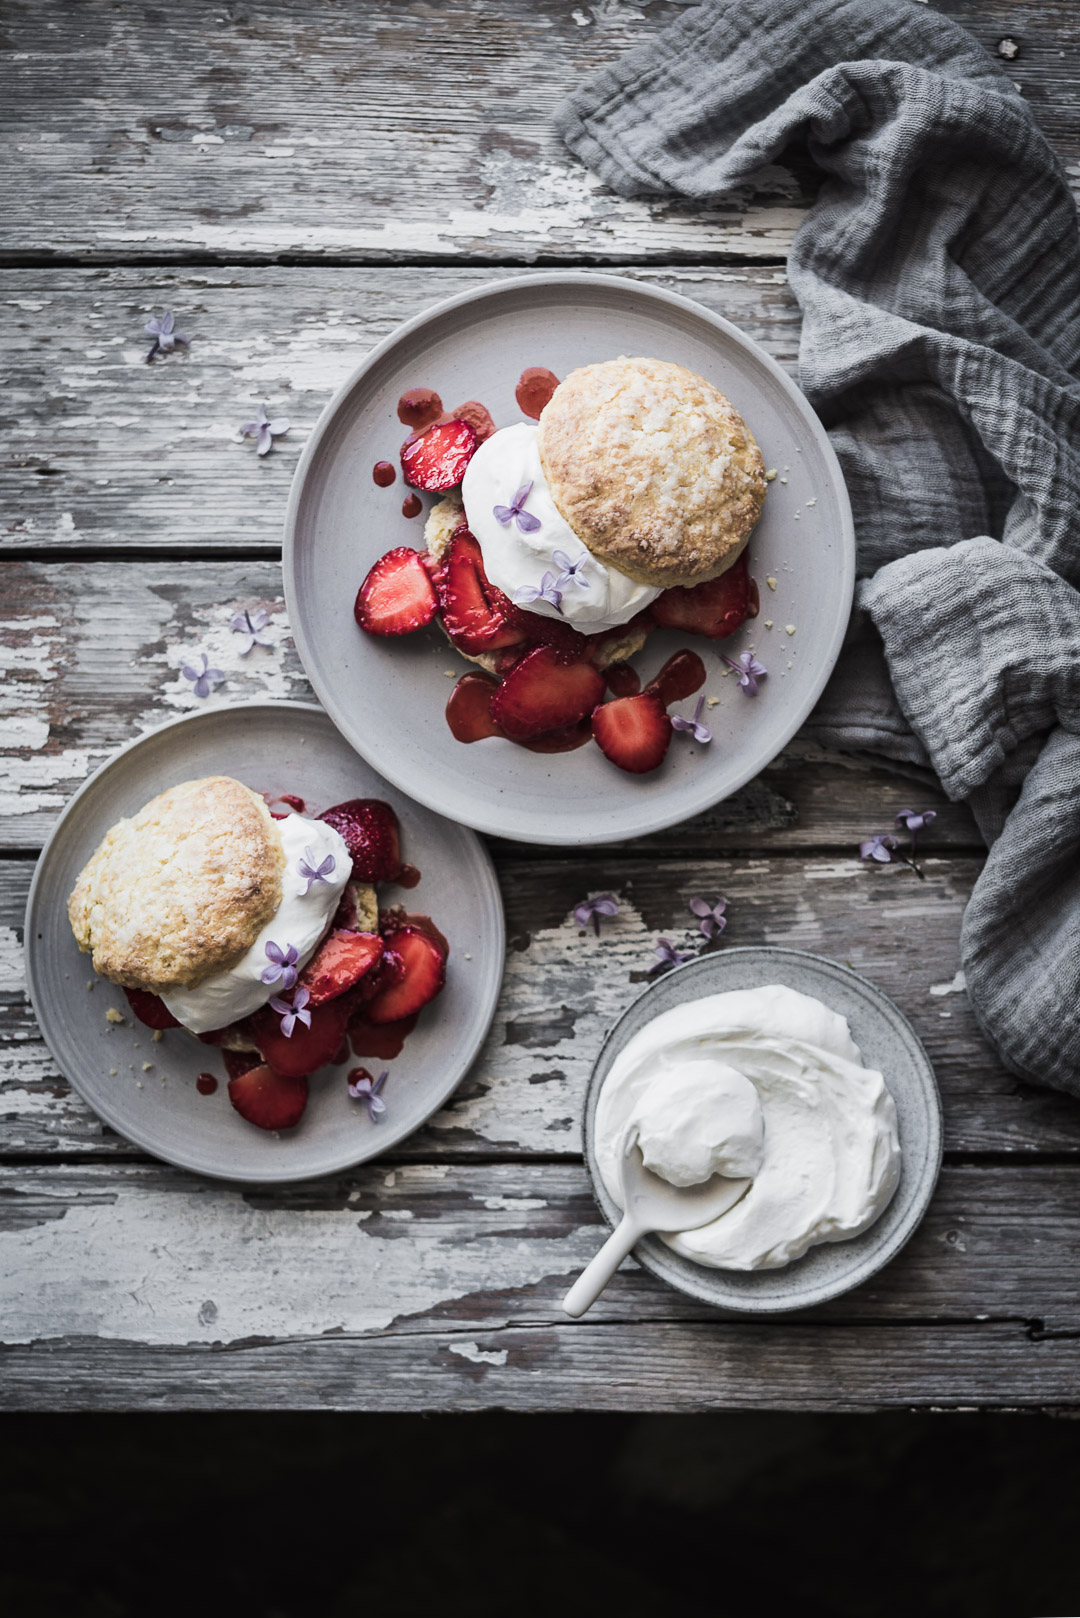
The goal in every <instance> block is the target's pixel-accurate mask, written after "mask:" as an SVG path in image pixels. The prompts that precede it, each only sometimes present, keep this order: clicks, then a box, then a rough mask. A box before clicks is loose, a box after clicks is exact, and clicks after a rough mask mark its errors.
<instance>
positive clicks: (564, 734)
mask: <svg viewBox="0 0 1080 1618" xmlns="http://www.w3.org/2000/svg"><path fill="white" fill-rule="evenodd" d="M511 740H515V738H513V737H511ZM591 741H592V720H591V719H580V720H579V721H578V723H577V724H576V725H567V726H566V728H565V729H564V730H549V731H548V732H547V733H546V734H545V735H543V736H529V737H528V738H527V739H526V740H524V741H519V742H518V743H517V745H518V746H519V747H527V748H528V750H529V752H530V753H572V752H573V751H574V749H575V748H576V747H584V746H585V743H586V742H591Z"/></svg>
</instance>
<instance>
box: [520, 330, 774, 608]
mask: <svg viewBox="0 0 1080 1618" xmlns="http://www.w3.org/2000/svg"><path fill="white" fill-rule="evenodd" d="M538 443H539V450H540V460H541V464H542V465H543V468H544V474H545V476H546V478H547V481H548V486H549V488H550V490H551V495H552V498H553V499H554V501H555V504H556V506H557V507H558V509H559V511H560V513H561V514H562V516H563V517H564V518H565V519H566V521H567V522H568V523H569V524H570V527H571V528H572V529H573V530H574V532H575V533H576V534H577V536H578V538H579V539H580V540H581V541H582V543H583V544H584V545H585V546H586V547H587V548H588V549H589V550H590V551H591V552H592V553H593V555H594V556H596V557H598V558H599V559H600V560H601V561H602V562H604V563H605V564H607V565H608V566H609V567H613V568H616V569H618V571H619V572H620V573H624V574H625V575H626V576H627V577H628V578H631V579H635V580H637V581H638V582H640V583H642V584H649V585H654V586H656V587H657V588H660V589H666V588H668V587H670V586H672V585H689V584H700V583H701V582H702V581H703V580H705V579H712V578H716V577H717V576H718V575H719V574H721V573H723V572H725V570H726V569H727V568H729V567H730V566H731V564H732V563H733V562H734V561H735V560H736V558H737V557H738V555H739V552H740V551H741V550H742V549H743V546H744V545H745V544H746V541H747V540H748V539H749V537H750V533H751V530H752V529H753V527H754V524H755V523H756V522H757V520H758V518H759V517H760V515H761V508H762V505H763V504H764V500H765V467H764V463H763V461H762V458H761V452H760V450H759V449H758V447H757V444H756V443H755V442H754V439H753V436H752V435H751V433H750V430H749V428H748V427H747V425H746V423H745V422H744V421H743V419H742V417H741V416H740V415H739V413H738V411H737V410H736V409H735V407H734V406H733V405H732V403H731V401H730V400H729V399H727V398H725V396H724V395H723V394H722V393H721V392H720V391H719V389H717V388H714V387H713V386H712V384H711V383H709V382H706V381H705V379H704V378H703V377H700V376H696V375H695V374H694V372H693V371H688V370H686V369H685V367H684V366H682V365H675V364H672V363H671V362H670V361H667V360H653V359H625V358H624V359H617V360H604V361H601V362H600V363H599V364H596V365H585V366H582V367H581V369H580V370H577V371H571V373H570V375H569V376H568V377H567V378H566V380H565V381H564V382H561V383H560V384H559V386H558V387H557V388H556V390H555V392H554V394H553V395H552V398H551V401H550V403H549V404H548V405H547V406H546V407H545V409H544V411H543V414H542V415H541V417H540V428H539V439H538Z"/></svg>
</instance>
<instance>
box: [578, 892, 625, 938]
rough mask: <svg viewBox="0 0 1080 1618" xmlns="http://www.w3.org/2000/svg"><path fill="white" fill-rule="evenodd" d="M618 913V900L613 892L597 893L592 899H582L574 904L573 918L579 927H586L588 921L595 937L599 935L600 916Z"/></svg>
mask: <svg viewBox="0 0 1080 1618" xmlns="http://www.w3.org/2000/svg"><path fill="white" fill-rule="evenodd" d="M618 914H619V901H618V900H617V899H616V897H615V895H614V894H613V893H598V894H596V895H595V896H594V897H593V898H592V899H583V900H582V901H581V903H580V904H579V905H575V906H574V920H575V921H576V922H577V924H578V926H579V927H587V926H588V925H589V923H590V921H591V922H592V924H593V931H594V932H595V933H596V936H597V938H599V937H600V918H601V916H617V915H618Z"/></svg>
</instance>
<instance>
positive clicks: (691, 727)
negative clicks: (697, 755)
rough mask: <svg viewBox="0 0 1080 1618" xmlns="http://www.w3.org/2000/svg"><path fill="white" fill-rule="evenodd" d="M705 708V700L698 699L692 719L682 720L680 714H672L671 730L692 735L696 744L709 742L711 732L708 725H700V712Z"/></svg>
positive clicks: (702, 698)
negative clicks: (688, 732)
mask: <svg viewBox="0 0 1080 1618" xmlns="http://www.w3.org/2000/svg"><path fill="white" fill-rule="evenodd" d="M704 706H705V698H704V697H698V699H697V707H696V708H695V709H694V717H693V718H692V719H684V718H683V717H682V715H681V714H674V715H673V716H672V720H671V728H672V730H686V731H691V732H692V733H693V737H694V740H695V741H696V742H711V741H712V731H711V730H710V729H709V727H708V725H703V724H702V723H701V710H702V708H703V707H704Z"/></svg>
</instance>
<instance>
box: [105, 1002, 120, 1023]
mask: <svg viewBox="0 0 1080 1618" xmlns="http://www.w3.org/2000/svg"><path fill="white" fill-rule="evenodd" d="M105 1021H106V1022H111V1023H122V1022H123V1021H124V1013H123V1012H122V1011H117V1009H116V1007H115V1006H110V1007H109V1009H108V1011H107V1012H106V1013H105Z"/></svg>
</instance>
